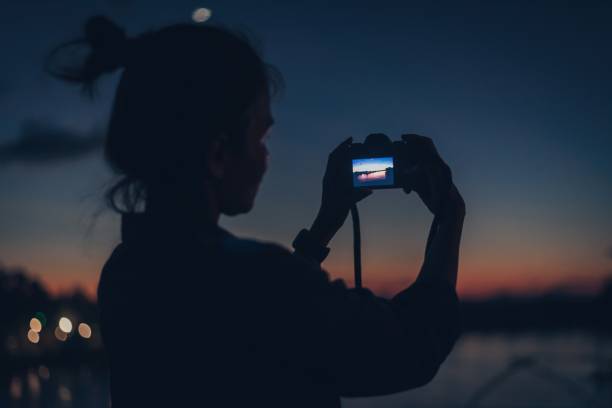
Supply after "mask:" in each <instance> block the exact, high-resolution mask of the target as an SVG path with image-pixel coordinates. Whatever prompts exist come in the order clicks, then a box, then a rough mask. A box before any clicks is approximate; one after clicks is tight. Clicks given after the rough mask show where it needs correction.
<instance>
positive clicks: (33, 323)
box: [30, 317, 42, 333]
mask: <svg viewBox="0 0 612 408" xmlns="http://www.w3.org/2000/svg"><path fill="white" fill-rule="evenodd" d="M30 329H32V330H34V331H35V332H36V333H40V331H41V330H42V322H41V321H40V320H38V319H37V318H36V317H33V318H32V319H31V320H30Z"/></svg>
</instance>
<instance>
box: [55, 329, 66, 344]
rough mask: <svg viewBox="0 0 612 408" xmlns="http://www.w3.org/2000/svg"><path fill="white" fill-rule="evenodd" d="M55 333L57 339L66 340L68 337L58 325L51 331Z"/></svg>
mask: <svg viewBox="0 0 612 408" xmlns="http://www.w3.org/2000/svg"><path fill="white" fill-rule="evenodd" d="M53 334H55V337H56V338H57V339H58V340H59V341H66V339H67V338H68V334H66V333H65V332H63V331H62V330H61V329H60V328H59V327H56V328H55V332H54V333H53Z"/></svg>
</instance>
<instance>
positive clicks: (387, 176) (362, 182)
mask: <svg viewBox="0 0 612 408" xmlns="http://www.w3.org/2000/svg"><path fill="white" fill-rule="evenodd" d="M393 182H394V178H393V157H369V158H367V159H353V186H354V187H376V186H392V185H393Z"/></svg>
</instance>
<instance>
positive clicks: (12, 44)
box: [0, 0, 612, 296]
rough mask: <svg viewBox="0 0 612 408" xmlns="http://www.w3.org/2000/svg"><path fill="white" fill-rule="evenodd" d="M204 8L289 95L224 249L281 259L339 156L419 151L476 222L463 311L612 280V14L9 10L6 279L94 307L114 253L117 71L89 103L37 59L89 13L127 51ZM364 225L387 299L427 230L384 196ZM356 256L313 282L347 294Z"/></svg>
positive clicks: (47, 5) (75, 4)
mask: <svg viewBox="0 0 612 408" xmlns="http://www.w3.org/2000/svg"><path fill="white" fill-rule="evenodd" d="M330 4H334V5H333V6H330ZM198 7H207V8H209V9H211V10H212V18H211V19H210V20H209V23H222V24H225V25H227V26H229V27H232V28H236V29H240V30H242V31H245V32H247V33H248V34H249V36H250V37H251V38H252V39H253V40H254V41H255V42H256V43H257V44H260V48H261V51H262V53H263V56H264V58H265V59H266V60H267V61H268V62H270V63H272V64H274V65H275V66H276V67H277V68H278V69H279V70H280V71H281V72H282V74H283V75H284V78H285V81H286V89H285V91H284V93H283V94H282V95H281V96H280V98H278V99H277V100H276V101H275V102H274V105H273V113H274V118H275V120H276V124H275V125H274V127H273V130H272V138H271V140H270V142H269V147H270V150H271V160H270V167H269V170H268V173H267V175H266V178H265V179H264V182H263V185H262V187H261V190H260V194H259V196H258V199H257V201H256V204H255V209H254V210H253V211H252V212H251V213H249V214H246V215H242V216H239V217H236V218H231V219H230V218H223V219H222V225H223V226H224V227H226V228H227V229H229V230H230V231H232V232H233V233H235V234H237V235H242V236H250V237H254V238H257V239H262V240H269V241H275V242H278V243H280V244H282V245H285V246H289V245H290V243H291V241H292V240H293V238H294V237H295V235H296V234H297V232H298V231H299V230H300V229H301V228H304V227H308V226H309V225H310V223H311V222H312V220H313V218H314V216H315V215H316V212H317V209H318V205H319V202H320V193H321V179H322V176H323V172H324V169H325V163H326V159H327V155H328V153H329V152H330V151H331V150H332V149H333V148H334V147H335V146H336V145H337V144H338V143H340V142H341V141H342V140H344V139H346V138H347V137H348V136H353V138H354V139H355V140H356V141H363V139H364V138H365V136H366V135H367V134H369V133H379V132H382V133H386V134H387V135H389V137H390V138H391V139H399V137H400V135H401V134H402V133H418V134H422V135H426V136H429V137H431V138H432V139H433V140H434V142H435V143H436V145H437V147H438V150H439V152H440V153H441V155H442V156H443V158H444V159H445V160H446V161H447V163H448V164H449V165H450V166H451V168H452V169H453V176H454V179H455V182H456V184H457V186H458V187H459V189H460V191H461V192H462V194H463V196H464V198H465V201H466V204H467V216H466V222H465V228H464V238H463V246H462V252H461V264H460V270H459V281H458V288H459V293H460V294H463V295H469V296H490V295H495V294H499V293H505V292H510V293H540V292H542V291H547V290H552V289H555V288H565V289H570V290H574V291H585V290H590V291H592V290H595V289H596V288H597V285H598V284H599V283H600V282H602V281H603V279H605V278H608V277H610V276H611V275H612V211H611V209H612V160H611V156H612V45H611V44H612V24H611V23H610V22H611V21H612V5H611V3H610V2H584V1H582V2H578V1H575V2H560V1H554V2H553V1H551V2H543V1H540V2H521V1H512V2H510V1H504V2H501V1H500V2H491V1H486V2H485V1H483V2H478V3H474V2H458V1H448V2H425V1H421V2H411V1H401V2H400V1H397V2H391V1H378V2H359V1H351V2H329V1H325V2H324V1H318V0H316V1H310V2H287V1H278V2H269V1H259V2H253V1H244V2H232V1H206V2H203V1H197V2H196V1H181V0H175V1H157V0H147V1H144V0H105V1H102V0H99V1H87V0H85V1H83V0H79V1H77V0H58V1H55V2H49V1H41V0H23V1H14V2H8V1H7V2H4V3H3V5H2V7H1V9H0V10H1V12H0V21H1V27H2V36H1V37H0V47H1V49H2V50H3V56H2V63H1V64H0V192H1V198H0V263H2V264H4V265H5V266H9V267H17V266H20V267H23V268H25V269H26V270H27V271H29V272H31V273H32V274H33V275H35V276H38V277H40V278H41V279H42V280H43V281H44V282H45V283H47V284H48V285H49V286H50V287H51V288H52V289H53V290H55V291H58V290H68V289H71V288H73V287H75V286H82V287H83V288H85V290H86V291H87V292H88V293H90V294H93V293H94V291H95V287H96V285H97V281H98V276H99V272H100V269H101V267H102V265H103V263H104V262H105V260H106V259H107V258H108V256H109V254H110V252H111V250H112V249H113V247H114V246H115V245H116V244H117V243H118V242H119V217H118V216H116V215H114V214H112V213H111V212H110V210H108V211H106V210H103V208H104V207H103V201H102V196H103V192H104V189H105V188H106V187H108V186H109V185H110V184H109V183H110V182H111V180H112V179H111V173H110V171H109V170H108V168H107V167H106V165H105V164H104V162H103V160H102V151H101V148H100V144H99V143H98V142H96V139H95V138H96V137H98V135H100V134H103V131H104V128H105V126H106V124H107V121H108V117H109V110H110V107H111V103H112V99H113V96H114V92H115V87H116V84H117V79H118V78H119V72H117V73H115V74H113V75H111V76H107V77H103V78H102V79H101V80H100V82H99V94H98V97H97V98H96V99H95V100H93V101H90V100H88V99H86V98H84V97H82V96H81V94H80V92H79V89H78V88H76V87H73V86H71V85H67V84H65V83H62V82H60V81H57V80H56V79H53V78H51V77H50V76H48V75H47V74H45V73H44V72H43V66H42V61H43V58H44V56H45V54H46V53H47V52H48V51H49V50H50V49H51V48H52V47H53V46H55V45H57V44H59V43H61V42H63V41H66V40H70V39H73V38H76V37H79V36H80V35H81V30H82V25H83V23H84V22H85V20H86V19H87V17H89V16H91V15H94V14H105V15H108V16H109V17H111V18H112V19H114V20H115V21H116V22H117V23H118V24H120V25H121V26H123V27H125V28H126V30H127V33H128V35H136V34H140V33H142V32H143V31H145V30H148V29H154V28H159V27H161V26H164V25H167V24H172V23H177V22H189V21H191V15H192V12H193V11H194V10H195V9H196V8H198ZM205 24H207V23H205ZM193 51H194V52H198V50H197V49H194V50H193ZM168 137H172V135H168ZM75 138H76V139H75ZM88 138H93V139H88ZM74 140H77V141H79V140H81V141H83V140H87V141H88V142H84V143H83V142H81V143H76V144H71V142H73V141H74ZM53 146H55V147H53ZM57 146H59V147H57ZM55 148H57V150H54V149H55ZM100 210H102V212H100ZM98 213H99V216H97V217H96V215H97V214H98ZM360 214H361V222H362V242H363V253H362V257H363V276H364V285H366V286H369V287H371V288H372V289H374V291H375V292H378V293H381V294H392V293H394V291H396V290H397V289H400V288H402V287H405V286H406V284H408V283H410V282H411V281H412V280H413V279H414V277H415V276H416V274H417V272H418V269H419V267H420V264H421V261H422V255H423V250H424V247H425V241H426V237H427V232H428V228H429V223H430V222H431V218H432V217H431V214H429V213H428V211H427V209H426V208H425V206H424V205H423V204H422V203H421V202H420V200H419V199H418V197H417V196H416V195H414V194H411V195H405V194H404V193H403V192H401V191H399V190H383V191H376V192H375V193H374V194H373V195H372V196H370V197H368V198H367V199H366V200H365V201H364V202H363V203H360ZM351 239H352V235H351V225H350V218H349V219H348V220H347V223H346V224H345V226H344V227H343V229H342V230H341V231H340V232H339V234H338V235H337V236H336V237H335V238H334V240H333V241H332V243H331V248H332V251H331V254H330V256H329V257H328V259H327V260H326V262H325V263H324V267H325V268H326V269H327V271H328V272H329V273H330V275H331V276H332V277H340V278H345V279H346V280H347V281H348V282H349V284H350V285H352V267H353V265H352V241H351Z"/></svg>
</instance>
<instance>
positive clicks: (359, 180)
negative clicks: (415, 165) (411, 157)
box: [349, 133, 406, 189]
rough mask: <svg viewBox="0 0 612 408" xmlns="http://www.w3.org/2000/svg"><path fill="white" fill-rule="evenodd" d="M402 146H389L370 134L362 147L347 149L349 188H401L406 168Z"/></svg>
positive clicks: (383, 137) (384, 139)
mask: <svg viewBox="0 0 612 408" xmlns="http://www.w3.org/2000/svg"><path fill="white" fill-rule="evenodd" d="M404 146H405V143H404V142H402V141H396V142H392V141H391V139H389V137H388V136H387V135H385V134H383V133H373V134H370V135H368V136H367V137H366V139H365V141H364V142H363V143H352V144H351V145H350V147H349V151H350V154H349V157H350V161H351V162H350V167H351V175H352V184H353V187H355V188H368V189H384V188H401V187H402V186H403V183H402V175H403V174H404V172H403V170H404V169H405V168H406V163H405V156H406V155H405V154H404V149H403V148H404Z"/></svg>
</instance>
